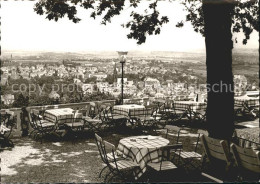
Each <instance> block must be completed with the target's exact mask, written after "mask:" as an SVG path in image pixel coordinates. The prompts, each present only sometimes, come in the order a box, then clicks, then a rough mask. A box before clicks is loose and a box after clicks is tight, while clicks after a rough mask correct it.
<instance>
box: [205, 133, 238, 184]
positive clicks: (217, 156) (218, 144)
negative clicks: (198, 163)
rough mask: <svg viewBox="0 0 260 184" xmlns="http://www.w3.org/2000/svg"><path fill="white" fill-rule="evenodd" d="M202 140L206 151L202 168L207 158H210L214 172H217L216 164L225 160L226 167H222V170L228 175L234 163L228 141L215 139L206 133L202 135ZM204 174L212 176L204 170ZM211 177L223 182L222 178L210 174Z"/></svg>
mask: <svg viewBox="0 0 260 184" xmlns="http://www.w3.org/2000/svg"><path fill="white" fill-rule="evenodd" d="M201 142H202V145H203V149H204V152H205V156H204V157H203V160H202V170H203V169H204V168H203V166H204V163H205V161H206V159H208V160H209V162H210V163H211V165H212V166H214V173H216V169H217V168H216V166H217V165H219V164H220V163H221V162H220V161H223V162H224V163H225V164H224V165H225V168H221V169H222V170H221V171H223V172H224V173H223V174H225V175H226V176H227V171H229V169H230V166H231V165H232V163H233V162H232V158H231V155H230V151H229V147H228V142H227V141H226V140H219V139H214V138H211V137H208V136H206V135H202V136H201ZM202 175H204V176H206V177H208V176H210V175H208V174H206V173H204V172H202ZM226 176H224V179H226ZM210 178H211V179H214V180H215V181H216V182H222V180H219V179H217V178H215V177H212V176H210Z"/></svg>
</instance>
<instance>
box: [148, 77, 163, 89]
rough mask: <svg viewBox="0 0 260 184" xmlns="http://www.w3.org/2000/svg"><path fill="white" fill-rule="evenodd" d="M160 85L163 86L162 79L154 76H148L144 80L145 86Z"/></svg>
mask: <svg viewBox="0 0 260 184" xmlns="http://www.w3.org/2000/svg"><path fill="white" fill-rule="evenodd" d="M160 86H161V85H160V81H159V80H158V79H153V78H150V77H147V78H145V80H144V87H145V88H159V87H160Z"/></svg>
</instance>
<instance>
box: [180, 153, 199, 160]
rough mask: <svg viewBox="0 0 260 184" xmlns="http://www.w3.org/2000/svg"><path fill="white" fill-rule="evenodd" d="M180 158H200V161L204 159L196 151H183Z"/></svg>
mask: <svg viewBox="0 0 260 184" xmlns="http://www.w3.org/2000/svg"><path fill="white" fill-rule="evenodd" d="M180 157H182V158H184V159H185V158H198V159H200V158H201V157H202V155H201V154H199V153H196V152H194V151H191V152H185V151H183V152H181V153H180Z"/></svg>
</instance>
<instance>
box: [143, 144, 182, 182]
mask: <svg viewBox="0 0 260 184" xmlns="http://www.w3.org/2000/svg"><path fill="white" fill-rule="evenodd" d="M180 147H182V145H167V146H164V147H161V148H159V150H160V151H161V155H160V156H159V160H160V161H159V162H149V163H148V164H147V167H148V168H149V169H151V171H152V172H155V173H154V174H151V176H157V177H156V178H158V174H159V173H160V174H161V173H162V172H166V171H172V170H175V169H177V166H176V165H175V164H174V163H173V162H172V161H171V160H170V152H171V150H176V149H178V148H180ZM155 151H158V150H155ZM148 180H149V179H148Z"/></svg>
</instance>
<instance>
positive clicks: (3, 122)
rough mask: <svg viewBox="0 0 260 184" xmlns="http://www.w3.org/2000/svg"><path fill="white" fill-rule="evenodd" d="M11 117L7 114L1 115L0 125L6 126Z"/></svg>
mask: <svg viewBox="0 0 260 184" xmlns="http://www.w3.org/2000/svg"><path fill="white" fill-rule="evenodd" d="M10 118H11V115H10V114H8V113H7V112H6V113H5V114H1V125H5V126H7V124H8V122H9V121H10Z"/></svg>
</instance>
